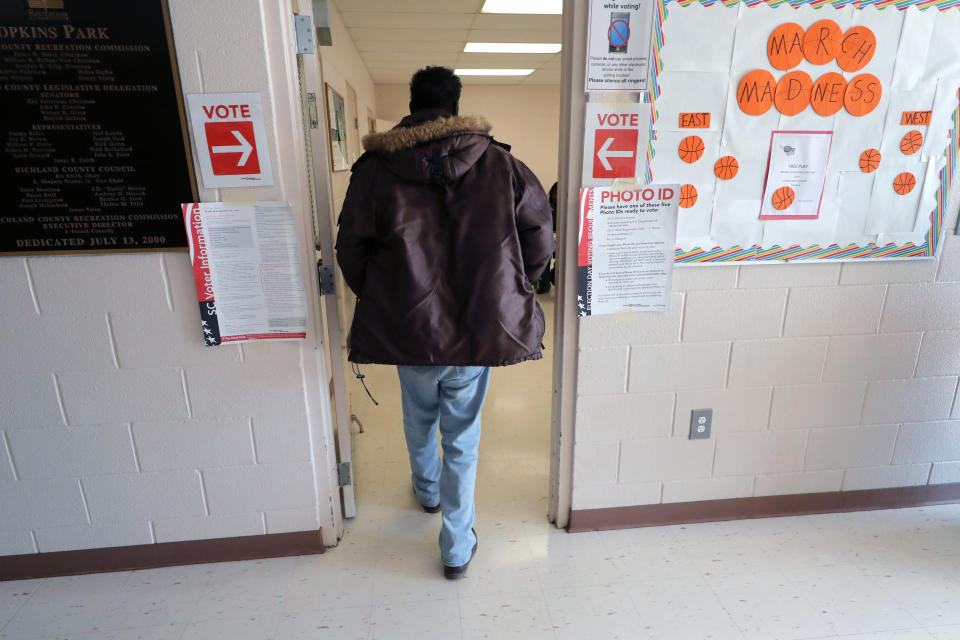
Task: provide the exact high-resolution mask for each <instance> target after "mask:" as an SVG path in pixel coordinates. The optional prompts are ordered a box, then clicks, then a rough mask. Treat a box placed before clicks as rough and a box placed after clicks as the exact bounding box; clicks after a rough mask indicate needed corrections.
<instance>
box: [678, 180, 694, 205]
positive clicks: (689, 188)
mask: <svg viewBox="0 0 960 640" xmlns="http://www.w3.org/2000/svg"><path fill="white" fill-rule="evenodd" d="M695 204H697V188H696V187H695V186H693V185H692V184H685V185H682V186H681V187H680V207H681V208H682V209H689V208H690V207H692V206H693V205H695Z"/></svg>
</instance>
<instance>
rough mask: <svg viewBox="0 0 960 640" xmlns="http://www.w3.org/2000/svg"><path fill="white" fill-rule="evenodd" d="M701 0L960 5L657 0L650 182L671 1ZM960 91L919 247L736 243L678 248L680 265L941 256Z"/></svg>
mask: <svg viewBox="0 0 960 640" xmlns="http://www.w3.org/2000/svg"><path fill="white" fill-rule="evenodd" d="M696 2H699V3H700V4H701V5H703V6H704V7H709V6H712V5H715V4H722V5H724V6H726V7H733V6H736V5H738V4H741V3H743V4H745V5H746V6H748V7H756V6H758V5H762V4H766V5H768V6H770V7H779V6H781V5H785V4H786V5H790V6H791V7H793V8H795V9H796V8H798V7H800V6H803V5H810V6H812V7H813V8H815V9H819V8H821V7H825V6H831V7H833V8H835V9H841V8H843V7H847V6H850V5H853V6H854V8H856V9H863V8H865V7H874V8H876V9H881V10H882V9H886V8H887V7H896V8H897V9H898V10H900V11H903V10H904V9H906V8H907V7H913V6H915V7H917V8H918V9H920V10H921V11H923V10H926V9H930V8H935V9H937V10H939V11H946V10H948V9H950V8H952V7H957V6H960V0H657V3H656V6H655V10H654V16H653V22H654V25H653V64H651V65H650V82H649V89H648V90H647V92H646V94H645V96H644V98H645V100H646V101H647V102H649V103H650V137H649V140H650V142H649V143H648V144H647V169H646V180H647V183H648V184H649V183H651V182H653V158H654V156H655V152H654V149H653V141H654V140H656V135H657V134H656V129H655V126H656V123H657V118H658V113H657V106H656V105H657V99H658V98H659V97H660V83H659V82H658V76H659V75H660V73H661V72H662V71H663V61H662V60H661V58H660V51H661V49H663V46H664V39H663V21H664V20H666V18H667V15H668V10H667V5H668V4H671V3H674V4H676V5H678V6H680V7H686V6H690V5H691V4H694V3H696ZM958 131H960V92H958V106H957V110H956V111H954V112H953V129H952V130H951V131H950V144H949V146H948V147H947V149H946V151H944V155H945V156H946V159H947V162H946V165H945V166H944V167H943V168H942V169H941V170H940V187H939V188H938V189H937V193H936V196H935V197H936V203H937V204H936V208H935V209H934V210H933V211H932V212H931V213H930V229H929V231H927V234H926V237H925V241H924V243H923V244H921V245H919V246H917V245H915V244H913V243H912V242H908V243H906V244H902V245H897V244H893V243H891V244H887V245H884V246H879V245H876V244H868V245H865V246H859V245H855V244H851V245H848V246H845V247H841V246H839V245H836V244H832V245H830V246H828V247H821V246H819V245H811V246H809V247H801V246H800V245H794V246H790V247H786V248H784V247H781V246H779V245H774V246H772V247H769V248H765V247H762V246H760V245H753V246H750V247H746V248H745V247H740V246H738V245H735V246H733V247H730V248H727V249H724V248H722V247H714V248H712V249H710V250H706V249H702V248H701V247H695V248H693V249H691V250H689V251H684V250H682V249H680V248H678V249H677V250H676V256H675V260H674V261H675V262H677V263H681V264H683V263H686V264H692V263H704V262H774V261H776V262H798V261H816V260H819V261H825V260H891V259H909V258H931V257H933V256H935V255H936V253H937V249H938V248H939V243H940V236H941V231H942V229H943V220H944V214H945V212H946V207H947V202H948V201H949V200H950V189H951V182H952V178H953V176H954V171H955V169H956V161H957V157H958V154H960V135H957V132H958Z"/></svg>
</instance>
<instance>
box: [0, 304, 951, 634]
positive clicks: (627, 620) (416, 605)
mask: <svg viewBox="0 0 960 640" xmlns="http://www.w3.org/2000/svg"><path fill="white" fill-rule="evenodd" d="M549 315H550V314H549V311H548V317H549ZM367 373H368V374H369V377H368V379H367V381H368V383H371V388H372V390H373V392H374V395H375V396H376V397H377V399H378V400H379V401H380V402H381V407H379V408H374V407H373V406H372V405H371V404H369V402H368V401H366V400H365V397H366V396H365V395H364V396H362V397H361V395H360V394H362V393H363V392H362V390H360V389H359V387H358V388H357V389H355V390H354V398H355V404H356V411H357V413H358V416H359V417H360V419H361V421H362V422H363V424H364V428H365V432H364V433H363V434H356V435H355V441H354V446H355V459H356V465H357V473H358V490H359V505H360V506H359V508H360V516H359V517H358V518H357V519H356V520H355V521H353V522H351V523H350V524H349V525H348V526H347V533H346V536H345V538H344V539H343V541H342V542H341V544H340V546H339V547H337V548H336V549H332V550H330V551H329V552H328V553H326V554H324V555H320V556H304V557H298V558H278V559H271V560H261V561H247V562H228V563H222V564H206V565H194V566H187V567H171V568H165V569H154V570H148V571H133V572H122V573H109V574H99V575H89V576H77V577H68V578H51V579H46V580H26V581H20V582H2V583H0V638H3V639H17V640H55V639H56V640H64V639H70V640H93V639H110V640H127V639H129V640H137V639H139V640H220V639H223V640H228V639H229V640H270V639H275V640H293V639H295V638H310V639H314V638H315V639H318V640H319V639H326V638H330V639H336V640H351V639H353V638H360V639H371V640H372V639H381V638H386V639H391V640H399V639H402V638H415V639H418V640H427V639H432V638H440V639H444V640H448V639H451V638H462V639H464V640H468V639H469V640H472V639H474V638H493V639H500V638H512V637H521V638H524V640H539V639H540V638H550V639H560V640H566V639H568V638H569V639H580V638H585V639H590V640H593V639H597V640H605V639H613V638H627V639H631V640H632V639H636V640H653V639H657V640H707V639H710V640H778V639H782V640H794V639H801V638H844V639H845V640H881V639H883V640H960V505H946V506H939V507H927V508H922V509H902V510H896V511H875V512H861V513H852V514H837V515H824V516H810V517H803V518H775V519H768V520H754V521H746V522H725V523H714V524H701V525H688V526H673V527H662V528H655V529H633V530H624V531H606V532H592V533H580V534H567V533H565V532H563V531H558V530H556V529H555V528H553V527H552V526H551V525H549V524H548V523H547V522H546V520H545V518H544V516H543V514H544V513H545V511H546V496H547V473H548V463H549V460H548V446H549V426H548V417H547V416H548V415H549V386H550V362H549V360H545V361H542V362H538V363H532V364H526V365H521V366H518V367H512V368H509V369H506V370H500V371H497V372H496V374H495V376H494V382H493V387H492V392H491V395H490V398H489V401H488V404H487V407H486V411H485V421H484V424H485V433H484V440H483V443H482V445H481V463H480V481H479V489H478V497H477V505H478V520H477V531H478V533H479V535H480V551H479V552H478V554H477V557H476V559H475V560H474V562H473V564H472V565H471V567H470V573H469V575H468V577H467V578H466V579H464V580H462V581H460V582H447V581H445V580H444V579H443V578H442V577H441V574H440V560H439V553H438V551H437V546H436V535H437V531H438V527H439V516H438V515H428V514H425V513H423V512H422V511H420V510H419V508H418V507H417V506H416V504H415V503H414V499H413V497H412V495H411V493H410V487H409V476H408V474H409V470H408V468H407V466H406V452H405V450H404V447H403V442H402V436H401V432H400V429H399V428H398V425H397V423H396V420H397V417H398V416H399V411H398V406H399V388H398V385H397V383H396V381H395V377H396V376H395V373H394V372H392V371H391V370H389V369H385V368H371V369H370V370H369V371H367Z"/></svg>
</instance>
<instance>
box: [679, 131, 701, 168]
mask: <svg viewBox="0 0 960 640" xmlns="http://www.w3.org/2000/svg"><path fill="white" fill-rule="evenodd" d="M679 153H680V159H681V160H683V161H684V162H688V163H690V164H693V163H694V162H696V161H697V160H699V159H700V156H702V155H703V139H702V138H701V137H700V136H687V137H686V138H684V139H683V140H681V141H680V149H679Z"/></svg>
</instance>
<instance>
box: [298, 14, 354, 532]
mask: <svg viewBox="0 0 960 640" xmlns="http://www.w3.org/2000/svg"><path fill="white" fill-rule="evenodd" d="M293 10H294V12H295V13H297V14H298V15H300V16H310V19H311V22H312V21H313V13H312V7H311V3H310V2H309V1H307V0H299V2H298V1H297V0H293ZM311 31H312V26H311ZM319 54H320V52H319V50H318V51H316V53H313V54H302V55H298V56H297V72H298V75H299V87H300V102H301V106H302V110H303V114H304V137H305V141H306V150H307V165H308V167H309V170H310V177H311V178H312V184H311V195H312V201H313V222H314V243H315V246H316V258H317V277H318V278H320V289H321V294H322V296H323V298H322V300H323V302H322V307H323V308H322V309H321V311H322V316H323V320H324V328H325V330H326V340H325V343H326V344H325V346H326V351H327V353H326V357H327V363H328V365H329V367H328V371H329V372H330V375H331V378H330V380H329V387H328V391H329V393H330V399H331V402H332V403H333V407H334V412H333V413H334V416H333V417H334V420H335V421H336V425H335V430H334V436H335V441H336V448H337V474H336V475H337V477H338V478H339V484H340V503H341V507H342V514H343V517H344V518H352V517H354V516H356V515H357V500H356V492H355V490H354V474H353V468H352V466H353V453H352V451H353V448H352V441H351V432H350V426H351V424H350V403H349V398H348V397H347V389H346V380H345V376H344V364H345V362H346V358H345V348H346V329H345V328H344V327H345V326H346V323H345V322H344V316H343V315H342V311H343V309H341V308H340V307H341V306H342V304H340V303H338V301H341V303H342V300H343V291H342V290H341V291H338V289H342V287H338V286H336V285H338V284H342V279H340V282H337V278H336V275H335V274H336V273H337V269H336V257H335V252H334V240H333V238H334V216H335V213H334V203H333V188H332V186H333V185H332V180H331V169H332V158H331V153H332V151H331V150H332V147H331V129H330V126H329V125H328V122H337V120H338V119H337V118H336V117H333V118H328V111H329V110H333V111H336V110H337V109H338V108H340V109H342V108H343V103H342V102H341V103H340V104H339V105H337V104H336V100H335V96H328V95H327V87H326V85H325V83H324V80H323V70H322V67H321V65H320V59H319ZM343 115H346V114H345V113H344V114H343ZM351 124H352V123H351ZM348 126H349V125H348ZM338 133H339V135H343V134H344V133H346V132H345V131H339V132H338ZM341 139H343V138H341Z"/></svg>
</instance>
